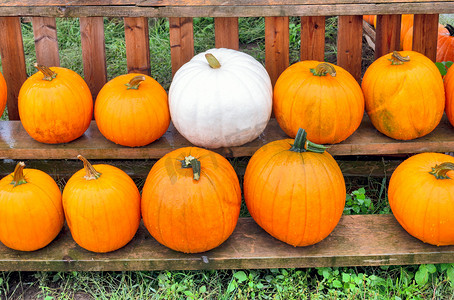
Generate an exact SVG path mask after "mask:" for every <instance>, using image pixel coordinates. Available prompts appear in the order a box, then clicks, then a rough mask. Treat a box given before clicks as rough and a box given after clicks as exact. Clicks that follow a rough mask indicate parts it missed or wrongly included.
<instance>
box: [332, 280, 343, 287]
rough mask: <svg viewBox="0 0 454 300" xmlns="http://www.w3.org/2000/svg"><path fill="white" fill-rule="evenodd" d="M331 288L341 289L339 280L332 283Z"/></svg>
mask: <svg viewBox="0 0 454 300" xmlns="http://www.w3.org/2000/svg"><path fill="white" fill-rule="evenodd" d="M333 286H334V287H335V288H341V287H342V283H341V282H340V281H339V280H337V279H336V280H334V281H333Z"/></svg>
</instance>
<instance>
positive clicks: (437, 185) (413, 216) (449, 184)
mask: <svg viewBox="0 0 454 300" xmlns="http://www.w3.org/2000/svg"><path fill="white" fill-rule="evenodd" d="M388 198H389V204H390V206H391V210H392V212H393V214H394V216H395V217H396V219H397V221H399V223H400V224H401V225H402V227H403V228H404V229H405V230H406V231H407V232H408V233H410V234H411V235H413V236H414V237H416V238H418V239H420V240H422V241H423V242H425V243H429V244H433V245H438V246H440V245H454V230H453V228H454V157H452V156H449V155H446V154H440V153H422V154H417V155H414V156H412V157H410V158H408V159H407V160H405V161H404V162H403V163H402V164H400V165H399V166H398V167H397V168H396V170H395V171H394V173H393V175H392V176H391V179H390V182H389V188H388Z"/></svg>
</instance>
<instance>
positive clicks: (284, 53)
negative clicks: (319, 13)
mask: <svg viewBox="0 0 454 300" xmlns="http://www.w3.org/2000/svg"><path fill="white" fill-rule="evenodd" d="M288 27H289V19H288V17H266V18H265V66H266V70H267V71H268V74H269V75H270V78H271V82H272V84H273V85H274V84H275V83H276V80H277V78H278V77H279V75H281V73H282V72H283V71H284V70H285V69H286V68H287V67H288V65H289V28H288Z"/></svg>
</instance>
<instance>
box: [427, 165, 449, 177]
mask: <svg viewBox="0 0 454 300" xmlns="http://www.w3.org/2000/svg"><path fill="white" fill-rule="evenodd" d="M449 171H454V164H453V163H451V162H444V163H442V164H439V165H436V166H435V167H433V168H432V171H430V172H429V174H431V175H434V176H435V178H437V179H451V178H450V177H449V176H448V175H447V174H448V172H449Z"/></svg>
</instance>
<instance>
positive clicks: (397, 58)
mask: <svg viewBox="0 0 454 300" xmlns="http://www.w3.org/2000/svg"><path fill="white" fill-rule="evenodd" d="M388 60H389V61H390V62H391V65H403V64H404V62H409V61H410V56H405V57H403V56H402V55H400V53H399V52H397V51H393V54H391V58H390V59H388Z"/></svg>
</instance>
